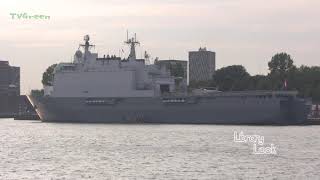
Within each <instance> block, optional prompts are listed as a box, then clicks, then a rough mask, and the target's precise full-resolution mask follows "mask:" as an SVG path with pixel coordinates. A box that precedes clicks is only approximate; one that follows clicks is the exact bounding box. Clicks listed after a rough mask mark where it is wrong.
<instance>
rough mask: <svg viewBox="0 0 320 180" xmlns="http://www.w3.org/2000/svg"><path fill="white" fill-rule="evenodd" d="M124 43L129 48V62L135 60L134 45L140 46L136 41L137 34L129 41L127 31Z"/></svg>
mask: <svg viewBox="0 0 320 180" xmlns="http://www.w3.org/2000/svg"><path fill="white" fill-rule="evenodd" d="M124 43H125V44H127V45H129V46H130V54H129V58H128V59H129V61H130V60H131V59H132V60H136V58H137V57H136V45H140V42H139V41H137V34H134V37H133V38H130V39H129V33H128V31H127V41H125V42H124Z"/></svg>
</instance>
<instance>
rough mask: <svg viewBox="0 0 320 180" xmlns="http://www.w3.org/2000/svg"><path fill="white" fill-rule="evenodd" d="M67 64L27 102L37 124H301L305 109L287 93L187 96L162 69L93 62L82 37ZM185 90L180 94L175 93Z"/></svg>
mask: <svg viewBox="0 0 320 180" xmlns="http://www.w3.org/2000/svg"><path fill="white" fill-rule="evenodd" d="M84 41H85V43H84V44H81V45H80V47H79V49H78V50H77V51H76V53H75V55H74V61H73V62H72V63H60V64H58V65H57V66H56V68H55V70H54V80H53V82H52V86H46V87H44V92H45V93H44V96H29V99H30V101H31V102H32V104H33V105H34V107H35V108H36V111H37V113H38V115H39V117H40V118H41V120H42V121H45V122H83V123H166V124H255V125H265V124H281V125H290V124H303V123H305V122H306V120H307V114H308V112H309V105H307V102H306V100H304V99H300V98H298V97H297V92H291V91H250V92H246V91H243V92H219V91H208V90H207V91H206V90H203V91H201V90H198V91H193V92H188V90H187V88H186V87H187V83H185V82H182V83H180V84H179V85H177V83H176V82H177V81H176V80H177V78H175V77H173V76H171V74H170V72H169V71H168V70H167V69H166V68H165V67H160V66H159V65H157V63H154V64H147V63H146V61H145V60H144V59H137V58H136V52H135V47H136V45H137V44H139V42H138V41H137V39H136V38H131V39H128V38H127V41H126V42H125V43H126V44H128V45H129V46H130V54H129V57H128V58H125V59H121V58H120V57H116V56H111V57H110V56H107V57H106V56H104V57H103V58H99V57H98V54H97V53H93V52H91V47H93V45H91V44H90V43H89V36H88V35H87V36H85V38H84ZM181 87H185V88H181Z"/></svg>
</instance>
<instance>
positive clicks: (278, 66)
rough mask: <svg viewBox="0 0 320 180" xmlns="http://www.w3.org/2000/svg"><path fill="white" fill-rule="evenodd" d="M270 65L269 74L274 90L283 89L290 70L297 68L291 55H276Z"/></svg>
mask: <svg viewBox="0 0 320 180" xmlns="http://www.w3.org/2000/svg"><path fill="white" fill-rule="evenodd" d="M268 66H269V70H270V73H269V75H268V76H269V78H270V80H271V85H272V89H273V90H278V89H283V85H284V82H285V81H286V80H287V78H288V76H289V74H290V72H292V71H294V70H295V69H296V67H295V66H294V64H293V60H292V58H291V56H290V55H289V54H287V53H278V54H276V55H274V56H273V57H272V59H271V61H270V62H269V63H268Z"/></svg>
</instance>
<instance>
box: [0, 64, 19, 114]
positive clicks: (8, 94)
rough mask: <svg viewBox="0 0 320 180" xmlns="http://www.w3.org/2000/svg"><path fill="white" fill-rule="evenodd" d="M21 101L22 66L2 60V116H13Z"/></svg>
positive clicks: (0, 101) (0, 98) (0, 104)
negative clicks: (12, 64)
mask: <svg viewBox="0 0 320 180" xmlns="http://www.w3.org/2000/svg"><path fill="white" fill-rule="evenodd" d="M19 101H20V68H19V67H14V66H10V65H9V62H8V61H0V117H6V118H11V117H13V116H14V115H15V114H16V112H17V111H18V104H19Z"/></svg>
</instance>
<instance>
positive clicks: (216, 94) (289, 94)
mask: <svg viewBox="0 0 320 180" xmlns="http://www.w3.org/2000/svg"><path fill="white" fill-rule="evenodd" d="M189 95H192V96H200V97H234V96H237V97H239V96H242V97H253V96H256V97H270V98H271V97H296V96H297V95H298V91H232V92H208V93H204V94H201V95H196V94H193V93H191V94H189ZM183 96H187V93H170V94H165V95H163V97H183Z"/></svg>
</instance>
